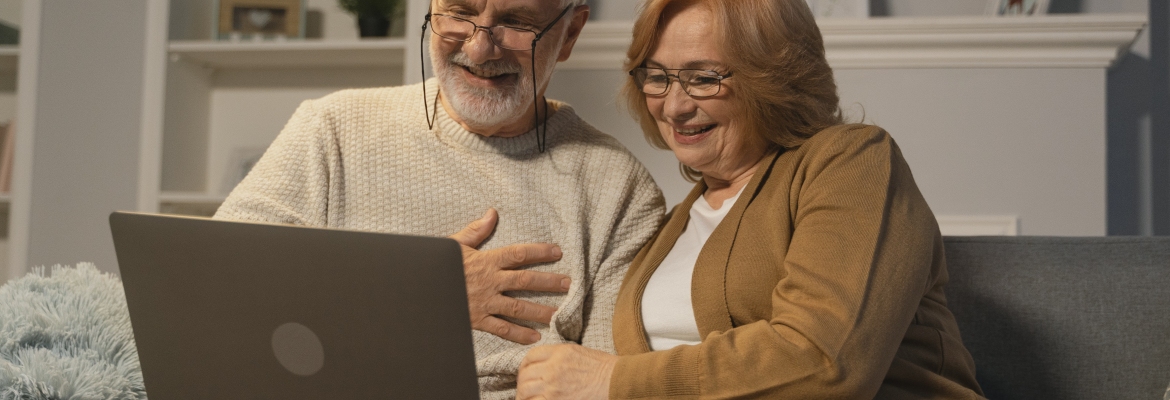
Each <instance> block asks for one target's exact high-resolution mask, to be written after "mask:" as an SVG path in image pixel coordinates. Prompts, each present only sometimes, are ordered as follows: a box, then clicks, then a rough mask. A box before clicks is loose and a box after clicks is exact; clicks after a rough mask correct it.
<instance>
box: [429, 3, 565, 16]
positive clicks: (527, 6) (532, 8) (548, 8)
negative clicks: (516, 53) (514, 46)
mask: <svg viewBox="0 0 1170 400" xmlns="http://www.w3.org/2000/svg"><path fill="white" fill-rule="evenodd" d="M435 4H436V5H437V6H438V7H439V8H448V7H453V6H462V7H467V8H471V9H474V10H479V11H484V10H487V9H488V8H491V9H494V10H495V11H497V12H501V11H506V12H508V13H514V14H515V13H524V14H535V15H537V16H541V15H545V14H549V13H552V12H556V11H559V10H560V5H561V2H560V1H558V0H435Z"/></svg>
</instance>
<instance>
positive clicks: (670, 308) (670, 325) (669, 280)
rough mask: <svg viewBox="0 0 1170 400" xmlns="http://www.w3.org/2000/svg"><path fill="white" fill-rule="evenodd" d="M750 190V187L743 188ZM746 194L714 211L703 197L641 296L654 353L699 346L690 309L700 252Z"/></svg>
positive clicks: (692, 313)
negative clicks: (691, 345) (680, 346)
mask: <svg viewBox="0 0 1170 400" xmlns="http://www.w3.org/2000/svg"><path fill="white" fill-rule="evenodd" d="M744 187H747V185H744ZM740 194H743V188H739V193H736V194H735V196H733V197H731V198H730V199H727V200H724V201H723V204H722V206H721V207H719V208H718V209H714V208H711V205H710V204H708V203H707V198H706V197H705V196H704V197H703V198H702V199H701V200H702V201H696V202H695V203H694V205H693V206H691V212H690V220H689V221H687V227H686V228H685V230H683V233H682V235H680V236H679V237H678V241H676V242H674V248H672V249H670V253H667V254H666V258H665V259H663V260H662V264H661V265H659V266H658V269H656V270H654V274H653V275H651V276H650V282H649V283H647V284H646V291H645V292H643V293H642V325H643V326H644V327H645V328H646V337H648V338H650V349H651V350H655V351H658V350H667V349H670V348H673V347H675V346H679V345H684V344H699V342H700V341H702V340H703V338H701V337H699V326H698V325H697V324H696V323H695V309H694V307H692V306H691V277H692V276H693V275H694V272H695V262H696V261H698V259H699V251H700V250H702V249H703V244H705V243H707V238H709V237H711V232H714V231H715V227H717V226H719V222H720V221H723V217H725V216H727V211H728V210H730V209H731V207H732V206H733V205H734V204H735V201H736V200H737V199H739V195H740Z"/></svg>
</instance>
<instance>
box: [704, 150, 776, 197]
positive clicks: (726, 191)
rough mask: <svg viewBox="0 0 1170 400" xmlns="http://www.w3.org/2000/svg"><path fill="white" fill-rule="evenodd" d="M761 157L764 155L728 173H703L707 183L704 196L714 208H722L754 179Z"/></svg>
mask: <svg viewBox="0 0 1170 400" xmlns="http://www.w3.org/2000/svg"><path fill="white" fill-rule="evenodd" d="M761 159H763V157H760V158H759V159H757V160H755V162H753V163H751V164H749V165H747V166H746V167H745V168H741V169H739V170H736V171H730V172H729V173H726V174H719V175H713V174H712V175H709V174H703V183H706V184H707V190H706V191H704V192H703V198H704V199H706V200H707V204H709V205H710V206H711V208H714V209H720V208H722V207H723V202H724V201H726V200H727V199H730V198H732V197H735V195H736V194H738V193H739V191H740V189H743V187H744V186H745V185H747V183H748V182H750V181H751V180H752V176H754V175H755V174H756V169H757V168H759V165H760V162H759V161H760V160H761Z"/></svg>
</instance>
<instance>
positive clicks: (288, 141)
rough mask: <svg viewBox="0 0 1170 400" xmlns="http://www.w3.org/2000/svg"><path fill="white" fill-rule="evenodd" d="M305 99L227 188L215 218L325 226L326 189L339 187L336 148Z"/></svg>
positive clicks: (335, 211)
mask: <svg viewBox="0 0 1170 400" xmlns="http://www.w3.org/2000/svg"><path fill="white" fill-rule="evenodd" d="M322 119H323V117H322V116H321V115H320V113H318V111H317V109H316V108H315V107H314V103H313V101H312V100H307V101H305V102H303V103H301V105H300V107H297V110H296V112H294V113H293V115H292V117H291V118H289V121H288V123H287V124H286V125H285V127H284V129H283V130H281V131H280V135H278V136H277V137H276V140H274V141H273V142H272V145H270V146H269V147H268V150H267V151H265V152H264V156H263V157H261V158H260V160H259V161H258V162H257V163H256V165H255V166H253V167H252V171H251V172H249V173H248V176H246V177H244V180H243V181H242V182H240V184H239V185H237V186H236V187H235V189H233V190H232V192H231V194H230V195H229V196H228V198H227V199H226V200H224V203H223V205H221V206H220V207H219V210H217V211H216V213H215V218H220V219H230V220H237V221H253V222H267V223H276V224H290V225H306V226H329V225H330V222H335V223H336V222H338V221H330V217H329V216H330V215H331V214H334V215H336V214H338V213H339V211H340V210H338V209H337V208H339V207H338V206H337V205H336V204H334V205H332V206H331V205H330V197H329V193H331V192H340V191H341V190H342V189H343V188H342V187H341V186H340V185H341V182H342V181H343V180H341V179H335V177H336V176H338V175H340V174H341V170H340V168H341V161H340V149H339V148H338V146H337V141H335V140H332V135H331V134H330V132H329V131H328V128H326V124H325V123H323V121H322Z"/></svg>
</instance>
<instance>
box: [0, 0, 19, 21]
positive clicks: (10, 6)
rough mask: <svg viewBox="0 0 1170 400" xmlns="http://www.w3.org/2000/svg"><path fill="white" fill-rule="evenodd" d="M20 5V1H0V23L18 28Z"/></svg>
mask: <svg viewBox="0 0 1170 400" xmlns="http://www.w3.org/2000/svg"><path fill="white" fill-rule="evenodd" d="M20 3H21V0H4V1H0V21H4V22H6V23H8V24H9V25H15V26H20Z"/></svg>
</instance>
